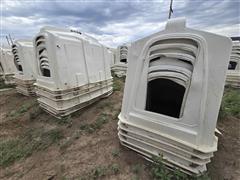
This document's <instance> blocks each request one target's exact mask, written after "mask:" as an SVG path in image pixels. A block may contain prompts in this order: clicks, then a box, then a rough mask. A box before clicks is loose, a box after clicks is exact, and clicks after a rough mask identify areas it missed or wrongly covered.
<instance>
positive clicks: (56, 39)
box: [34, 27, 112, 118]
mask: <svg viewBox="0 0 240 180" xmlns="http://www.w3.org/2000/svg"><path fill="white" fill-rule="evenodd" d="M34 46H35V55H36V59H37V67H38V68H37V69H38V77H37V82H36V89H37V95H38V102H39V104H40V106H41V107H42V108H43V109H44V110H45V111H47V112H48V113H50V114H52V115H54V116H55V117H57V118H62V117H64V116H67V115H69V114H71V113H73V112H75V111H77V110H79V109H81V108H83V107H85V106H87V105H89V104H91V103H93V102H95V101H96V100H98V99H100V98H103V97H107V96H109V95H110V94H111V92H112V76H111V71H110V63H109V62H110V60H109V59H107V58H110V57H111V56H109V54H108V50H107V48H106V47H104V46H103V45H101V44H100V43H99V42H98V41H97V40H95V39H93V38H91V37H89V36H87V35H85V34H82V33H81V32H78V31H72V30H67V29H59V28H54V27H44V28H42V29H41V30H40V32H39V33H38V34H37V36H36V37H35V39H34Z"/></svg>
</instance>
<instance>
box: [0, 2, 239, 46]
mask: <svg viewBox="0 0 240 180" xmlns="http://www.w3.org/2000/svg"><path fill="white" fill-rule="evenodd" d="M169 3H170V0H155V1H151V0H149V1H147V0H144V1H141V0H132V1H127V0H119V1H117V0H116V1H114V0H112V1H111V0H105V1H104V0H92V1H90V0H88V1H86V0H85V1H83V0H82V1H78V0H68V1H67V0H1V44H2V43H3V44H6V39H5V36H6V35H7V34H9V33H10V34H11V35H12V36H13V38H14V39H23V38H24V39H26V38H28V39H30V38H32V37H33V36H34V35H35V34H36V33H37V32H38V31H39V29H40V28H41V27H43V26H45V25H51V26H57V27H66V28H72V29H78V30H80V31H82V32H85V33H87V34H89V35H91V36H93V37H95V38H96V39H98V40H99V41H100V42H101V43H102V44H104V45H107V46H110V47H116V46H117V45H120V44H122V43H126V42H131V41H135V40H137V39H139V38H142V37H145V36H147V35H150V34H152V33H154V32H157V31H160V30H162V29H163V28H164V25H165V22H166V20H167V17H168V8H169ZM173 11H174V13H173V15H172V17H173V18H174V17H186V18H187V25H188V27H192V28H196V29H202V30H206V31H210V32H215V33H218V34H222V35H226V36H239V35H240V1H239V0H173Z"/></svg>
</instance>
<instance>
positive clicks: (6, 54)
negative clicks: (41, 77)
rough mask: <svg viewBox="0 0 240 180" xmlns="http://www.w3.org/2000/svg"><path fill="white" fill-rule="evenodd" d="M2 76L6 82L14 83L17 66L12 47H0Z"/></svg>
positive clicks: (0, 70) (0, 73)
mask: <svg viewBox="0 0 240 180" xmlns="http://www.w3.org/2000/svg"><path fill="white" fill-rule="evenodd" d="M0 53H1V56H0V76H1V79H2V80H4V83H5V84H14V83H15V81H14V74H15V73H16V67H15V65H14V63H13V54H12V51H11V49H8V48H0Z"/></svg>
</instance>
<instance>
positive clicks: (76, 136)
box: [60, 130, 81, 150]
mask: <svg viewBox="0 0 240 180" xmlns="http://www.w3.org/2000/svg"><path fill="white" fill-rule="evenodd" d="M80 135H81V132H80V131H79V130H77V131H75V132H74V133H73V135H72V136H71V137H70V138H68V139H66V140H65V141H64V142H63V143H62V144H61V145H60V149H61V150H65V149H67V148H68V147H69V146H71V144H72V143H73V142H74V141H75V140H77V139H79V137H80Z"/></svg>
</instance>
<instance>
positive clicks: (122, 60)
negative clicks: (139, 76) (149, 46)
mask: <svg viewBox="0 0 240 180" xmlns="http://www.w3.org/2000/svg"><path fill="white" fill-rule="evenodd" d="M129 47H130V44H125V45H121V46H118V48H117V52H116V62H115V63H114V65H113V66H112V71H113V72H114V74H115V75H116V76H118V77H122V76H126V72H127V63H128V59H127V56H128V48H129Z"/></svg>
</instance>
